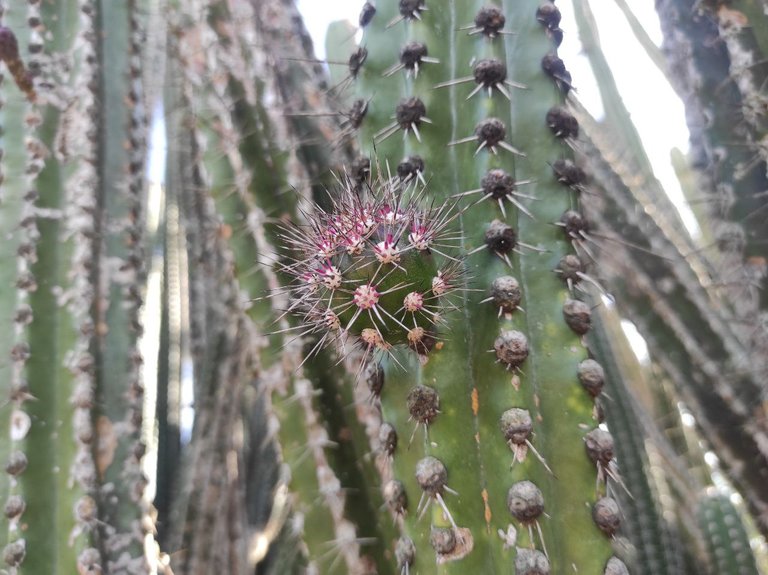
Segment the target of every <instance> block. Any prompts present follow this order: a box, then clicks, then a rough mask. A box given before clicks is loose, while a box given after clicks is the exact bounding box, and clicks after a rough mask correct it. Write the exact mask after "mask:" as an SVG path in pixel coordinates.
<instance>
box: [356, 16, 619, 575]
mask: <svg viewBox="0 0 768 575" xmlns="http://www.w3.org/2000/svg"><path fill="white" fill-rule="evenodd" d="M394 4H395V3H389V4H386V5H378V6H377V9H378V12H377V14H376V16H375V18H374V19H373V21H372V22H371V23H370V24H369V25H368V27H367V28H366V34H365V35H364V39H363V44H364V46H365V47H366V49H367V50H368V60H367V61H366V63H365V65H364V66H363V69H362V71H361V73H360V75H359V82H358V83H359V94H360V96H361V97H363V98H366V99H369V100H368V111H367V115H366V118H365V119H364V121H363V124H362V129H361V135H360V141H361V145H362V146H363V148H364V150H365V151H366V152H368V153H369V154H371V155H372V154H373V152H374V148H373V142H372V139H374V137H375V135H376V134H377V133H378V137H377V138H375V139H376V140H377V141H376V143H375V144H376V145H375V153H376V154H377V156H378V161H379V163H380V164H381V165H382V166H384V165H385V164H387V163H388V164H389V165H393V164H395V163H397V162H398V161H399V160H400V159H401V158H402V157H403V156H404V155H406V154H409V153H411V154H414V153H415V154H419V155H421V156H422V157H423V158H424V160H425V163H426V173H425V177H426V178H427V180H428V181H429V186H428V194H429V195H428V197H429V198H430V199H431V198H434V199H435V201H437V202H440V201H448V200H449V198H450V197H451V196H453V195H456V194H459V193H461V192H464V191H467V190H472V189H477V188H478V187H479V185H480V180H481V178H482V177H483V176H484V175H485V174H486V172H487V170H488V169H489V168H496V167H501V168H504V169H506V170H507V171H508V172H510V173H511V174H513V175H514V176H515V177H517V178H518V179H519V180H523V179H535V180H536V184H535V185H531V186H530V188H526V189H525V190H524V192H523V190H521V192H523V193H529V194H531V195H534V196H536V197H537V198H539V199H541V200H544V201H541V202H527V201H526V200H522V202H523V203H524V204H525V206H526V207H527V209H529V210H530V211H531V212H533V215H534V216H535V219H531V218H528V217H527V216H525V215H524V214H522V213H519V212H518V210H516V209H514V208H513V207H512V206H511V204H507V206H506V207H505V211H506V213H507V214H509V218H508V221H509V222H510V223H511V224H512V225H513V227H515V228H516V229H517V231H518V237H519V238H520V241H521V242H525V243H526V244H532V245H534V246H536V247H537V248H541V249H543V250H544V252H543V253H539V252H537V251H536V250H529V251H527V252H525V253H523V254H522V255H521V256H519V257H518V256H514V257H513V258H512V259H513V260H514V263H513V269H511V270H510V268H509V267H507V265H506V264H505V263H504V261H503V260H502V258H500V257H497V256H496V255H493V254H491V253H489V252H488V251H486V250H481V253H478V254H475V255H472V256H470V257H469V259H468V261H467V264H468V271H469V274H470V276H472V278H473V279H472V282H471V284H470V285H471V287H472V288H478V289H479V292H474V291H466V292H464V294H463V295H462V296H461V301H460V305H459V307H461V312H460V313H456V314H454V315H450V314H449V315H447V316H446V320H447V321H448V322H449V329H447V330H446V332H447V334H445V337H446V341H445V342H443V343H442V347H441V348H440V349H439V350H435V351H433V352H432V353H431V354H430V356H429V359H428V361H427V363H426V365H424V366H423V367H421V368H419V367H418V366H417V365H416V363H415V359H414V358H412V357H407V356H403V355H401V354H398V355H397V356H396V358H397V359H398V360H399V361H400V363H401V364H403V365H404V366H405V369H399V368H397V367H395V366H392V365H390V366H389V368H388V369H387V372H386V380H385V386H384V391H383V392H382V396H381V402H382V413H383V419H384V421H386V422H388V423H390V424H392V425H393V426H394V427H395V429H396V430H397V431H398V433H399V435H400V441H401V445H402V443H403V442H404V441H405V440H406V439H407V438H408V437H409V436H410V435H411V432H412V431H413V428H414V426H415V425H416V423H415V422H414V421H412V420H411V421H409V413H408V411H407V409H406V407H405V403H406V395H407V394H408V392H409V389H411V388H412V387H413V386H414V385H416V384H423V385H427V386H431V387H433V388H434V389H436V390H437V392H438V394H439V396H440V413H439V414H438V415H437V417H436V418H435V419H434V421H433V422H432V423H431V424H430V425H429V426H428V430H427V431H426V432H425V430H424V428H423V427H424V426H421V425H420V426H419V429H417V430H416V432H415V434H414V439H413V443H412V444H411V445H410V446H409V447H408V446H402V447H400V448H398V450H397V451H396V452H395V454H394V458H393V472H394V477H395V478H396V479H398V480H400V481H402V482H403V483H404V484H405V487H406V491H407V493H408V499H409V501H410V504H409V505H410V508H409V512H408V515H407V517H405V520H404V521H403V528H404V533H405V534H406V535H407V536H408V537H410V538H411V539H412V540H413V541H414V543H415V545H416V559H415V563H414V566H413V567H412V568H413V569H416V568H418V570H419V572H420V573H422V572H432V570H436V572H445V573H450V572H466V571H467V570H469V569H479V570H481V571H483V572H503V571H505V570H507V569H509V568H511V566H512V565H513V564H514V561H515V559H514V557H515V551H514V548H513V549H505V547H504V541H502V539H501V538H500V537H499V535H498V533H497V531H498V530H500V529H501V530H502V531H506V530H507V527H508V526H509V525H514V526H515V527H516V528H517V529H518V531H519V543H518V544H519V545H522V546H528V545H529V544H530V543H533V544H535V545H536V546H537V547H538V548H539V549H541V544H540V543H539V541H538V536H537V535H535V536H534V542H530V541H529V540H528V539H529V538H528V534H527V528H526V527H525V526H521V525H520V524H519V523H517V521H516V520H515V519H513V518H512V516H511V515H510V514H509V511H508V510H507V503H506V498H507V491H508V489H509V488H510V486H511V485H512V484H513V483H514V482H515V481H516V480H519V479H523V478H526V479H532V480H533V481H534V482H535V483H536V484H537V485H538V486H539V487H540V488H541V490H542V491H543V493H544V501H545V506H546V509H547V512H548V514H549V515H550V517H551V518H552V519H549V518H547V517H541V518H540V519H539V523H540V526H541V528H542V531H543V534H544V540H545V542H546V546H547V550H548V552H549V559H550V562H551V563H552V569H553V572H558V571H559V570H561V569H564V568H566V567H565V566H566V565H571V564H572V563H573V564H574V565H576V566H577V568H578V570H579V571H580V572H601V570H602V569H603V568H604V566H605V564H606V560H607V558H608V556H609V555H610V550H609V545H608V543H607V542H606V541H605V538H604V537H603V536H602V535H601V534H600V533H599V532H598V531H597V529H596V528H595V526H594V524H593V523H592V519H591V518H590V514H589V506H590V503H591V501H592V500H594V497H595V472H596V470H595V468H594V466H593V464H592V463H591V462H590V461H589V460H588V459H587V457H586V456H585V455H584V442H583V435H584V431H585V430H586V429H588V428H590V427H594V425H595V423H594V421H593V420H592V415H591V414H592V405H591V401H590V398H589V397H588V396H587V395H586V394H585V392H584V391H583V389H581V386H579V385H578V383H577V380H576V378H575V374H576V370H577V364H578V362H579V361H580V360H581V359H583V358H584V356H585V351H584V348H583V346H582V345H581V344H580V342H579V340H578V338H577V337H576V336H575V335H574V334H573V333H571V332H570V331H569V330H568V328H567V327H566V325H565V323H564V322H563V311H562V306H563V303H564V301H565V299H566V291H565V289H564V287H563V286H562V284H561V283H560V281H559V280H558V278H557V276H556V274H555V273H553V270H554V269H555V268H556V267H557V264H558V261H559V259H560V257H561V256H562V255H563V254H564V253H566V252H567V251H568V245H567V243H566V242H565V240H564V239H563V237H564V236H563V234H562V231H561V230H560V229H559V228H558V227H557V226H554V225H552V224H553V223H554V222H557V221H558V220H559V219H560V216H561V215H562V213H563V212H564V211H565V210H566V209H569V208H571V206H572V199H571V198H570V196H569V194H568V193H567V192H566V191H564V190H565V189H564V188H563V187H562V186H560V185H559V184H557V183H556V181H555V179H554V178H553V177H552V174H551V168H550V167H549V165H548V163H549V162H553V161H554V160H555V159H557V158H560V157H561V156H563V155H564V154H565V148H564V147H563V145H562V144H559V143H557V142H556V141H555V139H554V138H553V137H552V134H551V132H550V131H549V130H548V128H547V125H546V122H545V116H546V114H547V112H548V110H549V109H550V107H552V106H553V105H556V104H558V103H560V101H561V99H560V98H561V97H560V96H559V93H558V90H557V89H556V87H555V86H554V84H553V82H552V81H551V79H549V78H547V76H546V75H545V74H544V73H543V72H542V70H541V59H542V57H543V56H544V55H545V54H547V53H548V52H550V51H552V50H553V47H552V45H551V43H550V41H549V40H548V38H547V35H546V34H545V31H544V29H543V28H542V27H541V26H540V25H539V24H538V23H537V21H536V17H535V14H536V8H537V7H538V4H534V3H527V4H523V5H513V3H511V2H510V3H509V5H507V4H506V3H505V4H504V6H503V10H504V14H505V15H506V16H507V23H508V24H507V28H505V29H507V30H509V29H511V30H514V31H515V32H516V34H515V35H514V36H512V35H510V36H500V37H498V38H496V39H495V40H493V41H489V40H488V39H486V38H484V37H483V35H482V34H477V35H475V36H468V35H467V33H466V31H459V32H457V30H458V29H459V28H461V27H462V26H467V25H471V24H472V22H473V20H474V18H475V14H476V11H477V10H478V9H479V8H481V4H480V3H471V2H466V3H464V2H453V3H450V4H449V5H448V6H444V7H440V8H439V9H438V8H437V7H434V6H427V8H431V9H429V10H426V11H423V12H421V13H420V14H419V16H420V19H417V20H409V19H407V21H405V22H397V23H396V25H393V26H391V27H389V28H387V24H388V23H390V22H392V21H393V20H395V19H396V18H397V16H398V14H397V11H396V6H395V5H394ZM406 41H419V42H424V43H425V44H426V45H427V48H428V51H429V56H430V57H434V58H437V59H439V60H440V63H439V64H436V63H423V65H422V66H421V67H420V69H419V73H418V77H417V78H413V77H411V78H407V77H406V76H407V75H406V74H405V71H400V72H398V73H397V74H395V75H394V77H389V78H381V75H382V73H384V72H385V70H387V69H388V68H390V67H391V66H392V65H393V64H396V63H397V58H398V54H397V52H396V50H395V49H393V47H395V46H402V45H403V44H404V43H405V42H406ZM473 57H474V58H476V59H480V58H490V57H496V58H499V59H500V60H502V61H504V62H506V65H507V69H508V71H509V73H510V76H511V78H510V79H511V80H513V81H515V82H520V83H522V84H525V85H526V86H527V87H528V90H525V91H523V90H520V91H518V90H515V89H513V88H509V87H507V86H504V88H505V89H506V90H509V91H512V94H511V98H512V104H511V105H510V104H509V102H507V100H506V99H505V97H504V96H503V95H502V94H500V93H499V92H498V91H496V90H494V92H495V93H494V95H493V96H492V98H490V99H486V97H485V95H484V93H482V94H476V95H474V96H472V98H471V99H470V100H469V101H468V102H465V98H466V97H467V95H468V94H469V93H470V92H471V90H472V89H473V88H474V87H475V84H474V83H472V82H470V83H464V84H458V85H454V86H449V87H444V88H438V89H433V87H434V86H435V85H437V84H440V83H445V82H448V81H451V80H453V79H456V78H462V77H466V76H468V75H471V74H472V68H471V67H470V62H471V59H472V58H473ZM483 92H485V90H483ZM410 96H418V97H419V98H420V99H421V100H422V101H423V103H424V104H425V107H426V116H427V117H428V118H429V119H430V120H431V121H432V123H426V122H423V123H421V124H420V125H419V126H418V130H419V134H420V138H421V142H419V141H417V139H416V138H415V137H414V134H413V133H410V134H408V136H407V138H406V139H405V140H403V139H402V135H401V131H400V130H398V131H397V132H396V133H395V134H394V135H392V136H390V137H388V138H384V137H383V134H382V133H381V130H382V129H383V128H385V127H386V126H388V125H390V124H391V123H392V120H391V118H390V116H391V114H392V112H393V108H394V104H396V103H397V102H398V101H400V100H401V99H402V98H405V97H410ZM492 116H493V117H498V118H499V119H501V121H502V122H504V124H505V125H506V128H507V139H506V141H507V142H508V143H509V144H510V145H511V146H513V147H514V148H517V149H519V150H521V151H522V152H524V153H525V154H526V156H527V157H525V158H520V157H516V156H517V155H516V154H514V153H513V152H511V151H509V150H506V149H502V148H501V147H499V148H498V152H499V155H498V156H491V155H489V152H488V151H487V150H483V151H481V152H479V153H478V154H477V155H476V156H474V157H473V152H474V151H475V148H476V147H477V145H478V143H477V141H473V142H471V143H466V144H457V145H456V146H452V147H450V148H448V149H447V150H446V145H447V144H448V143H449V142H455V141H457V140H460V139H463V138H467V137H469V136H472V135H473V133H474V130H475V126H476V124H477V123H478V122H479V121H482V120H484V119H486V118H488V117H492ZM522 134H525V137H523V136H522ZM402 142H405V143H402ZM479 197H480V196H479V195H476V196H474V198H472V197H470V198H468V199H466V200H464V205H469V204H471V207H468V208H467V209H466V210H464V211H462V213H461V217H460V220H459V221H460V229H461V231H462V232H463V236H464V240H463V244H464V245H463V247H464V249H465V250H466V251H470V250H472V249H473V248H476V247H481V246H483V243H484V241H485V240H484V235H485V230H486V229H487V227H488V224H489V223H490V221H491V220H493V219H504V215H503V214H502V213H501V211H500V210H499V208H498V207H496V206H495V205H494V204H493V203H491V202H489V201H486V202H483V203H480V204H478V205H474V204H473V203H472V200H474V199H475V198H479ZM512 214H517V218H516V221H515V220H514V219H512V217H513V216H512ZM510 273H511V274H512V275H515V276H516V277H518V278H519V279H520V284H521V286H522V288H523V302H522V304H521V305H522V307H524V308H525V310H526V313H525V315H523V314H522V313H521V312H519V311H518V312H515V314H514V316H513V318H512V319H511V320H507V319H504V320H502V321H499V319H497V311H498V310H497V308H495V307H494V306H493V305H490V304H488V303H481V300H483V299H485V297H486V296H487V293H485V292H486V290H487V289H488V287H489V285H490V283H491V282H492V280H493V279H495V278H496V277H498V276H500V275H504V274H510ZM533 294H536V295H535V297H534V296H533ZM545 295H546V296H547V297H544V296H545ZM470 326H471V327H470ZM513 327H517V328H519V329H520V330H522V331H523V332H524V333H525V335H526V336H527V337H528V340H529V347H530V355H529V357H528V359H527V360H526V362H525V363H523V364H522V366H521V369H522V373H520V374H517V373H515V371H509V372H505V370H504V366H503V365H494V364H493V363H494V358H493V355H491V354H489V353H488V351H489V350H493V347H494V339H495V338H496V336H497V335H499V330H500V328H504V329H510V328H513ZM389 363H392V362H389ZM518 379H519V380H520V390H519V391H517V390H516V389H515V385H514V384H513V382H516V381H517V380H518ZM511 407H522V408H526V409H528V410H530V412H531V414H532V415H533V418H534V432H535V436H534V438H533V439H532V442H533V444H534V446H535V447H536V449H537V450H538V451H539V452H540V453H541V455H542V456H543V457H544V458H545V459H546V462H547V464H548V465H549V466H550V467H551V468H552V470H553V471H554V474H555V475H554V476H553V475H551V474H550V472H549V471H547V468H546V466H545V464H544V463H542V462H541V461H538V460H537V459H536V458H535V457H534V455H533V454H532V453H531V452H529V453H528V456H527V458H526V461H525V462H524V463H522V464H521V463H517V464H516V465H515V467H514V469H513V471H512V472H510V471H509V466H510V464H511V462H512V452H511V450H510V448H509V447H508V446H507V445H506V443H505V440H504V437H503V436H502V435H501V431H500V430H499V420H500V417H501V414H502V412H503V411H505V410H506V409H508V408H511ZM427 454H429V455H432V456H434V457H437V458H438V459H440V460H442V461H443V462H444V463H445V466H446V468H447V472H448V479H447V486H448V487H450V488H451V489H453V490H455V491H457V492H458V494H459V495H458V496H455V495H452V494H451V493H448V492H446V493H444V494H443V495H444V500H445V504H446V506H447V508H448V509H449V511H450V513H451V516H452V519H453V520H454V521H455V523H456V524H457V526H458V527H459V528H467V529H468V531H467V532H466V533H465V534H464V535H465V539H464V541H463V543H462V544H461V545H462V546H463V547H459V548H458V551H456V552H455V553H456V554H461V553H462V552H463V551H464V550H465V548H466V547H468V546H469V542H470V540H471V544H472V546H473V549H472V551H470V552H469V553H468V554H467V555H466V557H464V558H462V559H455V560H451V559H449V558H448V557H446V556H443V557H440V558H439V561H438V565H437V567H434V557H435V552H434V551H433V550H432V548H431V547H430V544H429V525H428V522H427V521H426V520H425V519H424V518H421V519H420V518H419V513H418V512H417V509H416V502H418V501H419V498H420V496H421V489H420V488H419V486H418V485H417V482H416V479H415V477H414V471H415V469H416V464H417V462H418V461H419V460H420V459H421V458H422V457H424V456H425V455H427ZM566 476H567V477H568V485H567V487H566V485H564V483H563V481H562V479H558V478H557V477H566ZM429 504H430V505H431V506H432V513H431V517H432V521H433V524H434V525H439V526H449V525H450V519H449V518H447V517H445V516H444V513H443V512H442V511H441V510H440V508H439V506H438V504H437V503H436V502H431V503H429ZM562 525H568V530H569V532H578V533H579V538H578V539H576V538H572V537H568V536H567V535H566V534H564V533H559V532H558V528H559V526H562ZM532 528H533V531H534V533H535V532H536V531H537V528H536V526H532ZM513 547H514V546H513ZM424 556H426V558H424Z"/></svg>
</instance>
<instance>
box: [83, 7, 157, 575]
mask: <svg viewBox="0 0 768 575" xmlns="http://www.w3.org/2000/svg"><path fill="white" fill-rule="evenodd" d="M94 11H95V12H94V13H95V23H96V30H97V31H103V32H95V35H96V37H97V41H98V44H97V45H98V51H97V58H98V62H99V76H98V78H99V79H98V81H97V83H96V85H95V86H94V88H95V90H96V93H95V102H97V109H96V110H94V113H95V114H96V115H97V117H98V118H99V120H100V122H99V124H98V128H97V131H96V132H95V133H94V134H93V137H95V138H96V139H97V144H96V146H97V157H96V161H97V165H98V168H97V169H98V177H99V183H100V195H99V197H98V199H97V206H98V208H99V209H102V210H103V214H102V216H101V219H100V221H99V222H98V227H97V229H96V235H97V236H98V237H99V238H100V241H99V242H98V245H97V248H96V258H97V261H98V264H97V265H96V267H95V269H94V270H93V274H94V278H95V282H96V289H97V301H96V304H95V310H94V311H95V315H96V325H95V330H96V343H95V345H94V357H95V361H96V396H95V406H96V414H95V416H94V420H95V425H96V433H97V435H98V443H97V445H95V446H94V449H95V453H96V466H97V471H98V474H99V479H100V482H101V486H100V489H99V494H98V498H97V499H98V502H99V520H100V521H99V525H100V527H99V531H100V535H101V537H100V539H101V545H102V552H103V554H104V556H105V561H106V565H105V569H107V570H113V569H118V570H119V569H123V570H126V571H127V572H140V571H141V570H142V569H143V568H144V565H145V559H144V555H143V537H144V535H143V532H144V529H145V525H144V524H143V520H144V515H145V504H144V503H143V492H144V482H145V478H144V477H143V476H142V471H141V467H140V458H141V456H142V446H141V442H140V431H141V424H142V419H141V418H142V400H143V384H142V382H141V378H140V374H139V367H140V364H141V357H140V355H139V352H138V349H137V346H136V344H137V338H138V337H139V336H140V334H141V325H140V324H139V320H138V308H139V306H140V305H141V297H142V294H141V293H140V289H139V285H140V282H141V279H142V276H143V263H144V262H143V254H142V253H141V242H142V239H143V228H142V226H141V220H140V218H141V213H142V205H141V198H142V194H143V168H144V166H143V157H144V154H145V141H144V136H143V131H144V115H145V113H146V110H145V104H144V102H143V92H142V89H141V78H140V75H139V74H138V69H139V68H138V67H137V66H140V58H141V56H142V54H141V46H142V37H141V34H142V29H141V23H140V20H141V18H142V17H143V15H142V14H140V13H139V10H138V9H137V6H136V4H135V2H127V3H114V2H108V1H105V2H98V3H97V5H96V6H95V7H94Z"/></svg>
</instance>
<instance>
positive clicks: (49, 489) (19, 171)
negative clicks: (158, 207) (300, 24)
mask: <svg viewBox="0 0 768 575" xmlns="http://www.w3.org/2000/svg"><path fill="white" fill-rule="evenodd" d="M106 4H109V5H108V6H102V5H101V4H98V3H93V2H88V1H83V2H80V3H78V2H61V3H53V4H51V3H39V2H30V3H28V4H27V3H18V2H17V3H13V4H12V5H10V6H4V7H3V8H4V9H3V27H2V28H1V29H0V34H1V35H2V48H0V52H2V58H3V60H4V63H5V70H7V72H8V74H7V75H6V77H5V81H4V82H3V84H2V101H3V106H2V120H0V122H2V125H3V156H2V172H3V179H2V188H0V190H1V191H2V221H3V233H4V238H5V240H4V247H3V250H4V253H5V257H4V262H3V266H2V269H3V274H4V276H3V277H4V281H5V285H4V289H3V293H4V296H3V310H4V311H3V316H2V317H3V321H4V322H5V327H4V329H3V333H4V334H7V335H5V336H4V341H3V344H2V345H3V347H2V349H3V353H4V354H5V357H6V360H4V361H3V362H2V365H3V368H2V369H3V370H4V376H3V383H2V385H3V388H4V390H5V391H4V394H5V400H4V407H3V408H2V409H3V421H4V427H3V429H4V430H6V431H5V432H7V433H10V437H6V438H5V439H4V440H3V441H2V444H3V446H4V448H3V454H2V455H3V465H4V469H5V474H4V480H3V499H4V506H5V517H6V519H7V520H4V521H3V527H4V529H5V533H6V544H5V545H4V550H3V558H2V560H3V562H4V566H3V568H4V569H5V571H6V572H10V573H29V574H32V573H75V572H77V573H102V572H118V571H119V572H124V573H140V572H142V571H143V570H144V569H145V568H146V560H145V557H144V554H143V550H142V543H143V533H142V531H143V529H144V526H143V525H142V520H143V518H144V517H143V515H144V514H143V505H142V504H141V498H142V491H143V485H144V478H143V477H142V476H141V473H140V470H139V458H140V457H141V453H139V452H138V450H137V448H138V432H139V428H140V423H141V417H140V414H141V411H140V409H141V405H140V401H141V386H140V385H139V384H138V382H137V380H136V374H137V373H138V361H137V359H138V356H137V355H136V354H135V351H134V348H133V344H135V340H136V336H137V333H138V331H137V325H136V319H135V318H136V310H137V309H138V305H137V304H138V303H140V294H141V284H140V278H139V277H137V275H136V274H135V270H136V269H137V268H140V266H141V261H140V259H137V258H140V256H136V252H135V250H136V249H138V247H139V246H140V245H141V218H140V210H136V209H135V207H134V206H135V204H136V201H137V200H136V199H137V198H138V197H140V195H141V190H142V183H141V182H142V179H141V171H142V168H143V157H144V152H143V140H142V138H141V136H140V133H141V130H142V129H143V125H142V122H141V120H140V119H137V117H136V115H135V112H136V108H140V94H138V93H137V88H138V86H139V85H140V84H139V82H138V71H139V70H140V62H139V60H138V53H137V49H136V46H138V43H137V42H136V37H135V36H134V37H131V35H130V31H134V32H135V30H134V28H135V27H134V26H132V23H133V20H132V19H131V16H133V17H136V15H137V13H138V12H137V10H136V8H135V7H132V6H133V5H132V4H130V3H129V4H126V5H125V6H124V7H123V11H122V12H121V13H119V14H112V13H109V10H111V9H112V6H111V3H106ZM107 20H109V21H110V22H111V24H110V26H109V30H110V31H109V33H105V34H102V32H103V31H104V30H105V29H106V28H102V23H103V22H106V21H107ZM121 26H122V28H121ZM16 46H18V52H17V53H15V54H14V51H15V47H16ZM115 54H122V56H121V57H120V58H121V59H122V60H121V61H122V62H123V63H124V64H125V65H120V64H119V63H117V62H116V60H115V57H116V56H115ZM131 56H134V57H135V59H134V62H133V63H134V73H133V75H131V74H129V70H128V65H127V62H128V59H129V58H130V57H131ZM107 59H109V64H106V61H107ZM102 63H104V64H102ZM107 68H109V69H110V74H112V76H110V77H109V78H102V79H100V76H99V72H100V70H103V69H107ZM107 85H108V86H107ZM117 100H119V104H117V105H116V104H115V102H116V101H117ZM128 103H130V104H133V105H126V104H128ZM105 116H108V118H109V119H108V120H107V121H104V122H101V119H102V118H103V117H105ZM130 120H133V123H131V122H130ZM129 155H130V157H129ZM107 158H108V159H107ZM117 203H122V205H123V207H122V208H121V212H120V214H117V213H115V210H114V209H113V206H114V205H115V204H117ZM107 238H109V240H107ZM102 239H103V240H104V241H109V242H110V245H111V246H112V249H106V250H102V249H101V248H100V247H99V243H100V241H101V240H102ZM116 245H119V246H120V247H119V248H117V249H114V247H115V246H116ZM125 245H128V246H130V247H129V248H127V249H126V248H125V247H124V246H125ZM13 286H15V289H14V287H13ZM107 286H109V290H110V291H109V296H106V295H105V289H107ZM108 310H119V311H118V312H117V313H118V315H121V316H123V318H124V320H123V321H121V322H115V321H112V320H113V319H114V313H113V312H111V311H108Z"/></svg>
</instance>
